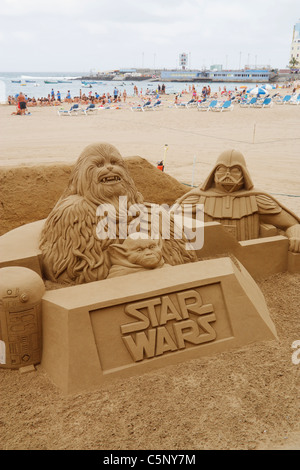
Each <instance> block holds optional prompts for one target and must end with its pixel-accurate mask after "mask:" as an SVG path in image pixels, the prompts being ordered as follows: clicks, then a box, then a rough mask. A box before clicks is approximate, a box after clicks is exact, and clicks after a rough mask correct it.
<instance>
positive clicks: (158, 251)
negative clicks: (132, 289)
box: [107, 232, 168, 279]
mask: <svg viewBox="0 0 300 470" xmlns="http://www.w3.org/2000/svg"><path fill="white" fill-rule="evenodd" d="M108 251H109V257H110V261H111V264H112V266H111V268H110V270H109V274H108V276H107V278H108V279H109V278H112V277H117V276H125V275H126V274H132V273H136V272H140V271H147V270H151V269H156V268H162V267H164V266H168V265H167V264H166V263H165V262H164V258H163V255H162V243H161V240H159V239H158V240H153V239H151V238H149V237H148V236H147V235H144V234H141V233H139V232H137V233H135V234H131V235H130V236H129V237H128V238H127V239H126V240H125V241H124V243H122V244H118V243H114V244H112V245H110V246H109V248H108Z"/></svg>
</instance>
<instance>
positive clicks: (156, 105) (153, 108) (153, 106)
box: [142, 100, 162, 112]
mask: <svg viewBox="0 0 300 470" xmlns="http://www.w3.org/2000/svg"><path fill="white" fill-rule="evenodd" d="M161 107H162V102H161V101H160V100H158V101H156V103H154V104H147V105H146V106H142V111H144V112H145V111H156V110H157V109H160V108H161Z"/></svg>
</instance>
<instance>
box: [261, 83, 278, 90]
mask: <svg viewBox="0 0 300 470" xmlns="http://www.w3.org/2000/svg"><path fill="white" fill-rule="evenodd" d="M262 88H264V89H265V90H275V88H276V87H275V86H274V85H270V84H269V83H267V84H266V85H263V86H262Z"/></svg>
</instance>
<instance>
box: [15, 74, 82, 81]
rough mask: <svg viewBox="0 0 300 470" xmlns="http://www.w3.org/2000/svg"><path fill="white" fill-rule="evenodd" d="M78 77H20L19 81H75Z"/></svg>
mask: <svg viewBox="0 0 300 470" xmlns="http://www.w3.org/2000/svg"><path fill="white" fill-rule="evenodd" d="M78 78H81V77H80V76H78V77H66V76H65V75H58V76H56V77H54V76H53V75H45V76H41V75H39V76H36V75H21V79H23V80H76V79H78Z"/></svg>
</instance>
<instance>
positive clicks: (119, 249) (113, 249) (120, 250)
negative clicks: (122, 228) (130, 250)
mask: <svg viewBox="0 0 300 470" xmlns="http://www.w3.org/2000/svg"><path fill="white" fill-rule="evenodd" d="M108 252H109V254H114V255H124V254H125V253H126V252H127V248H126V247H125V246H123V245H120V244H118V243H113V244H112V245H109V247H108Z"/></svg>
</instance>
